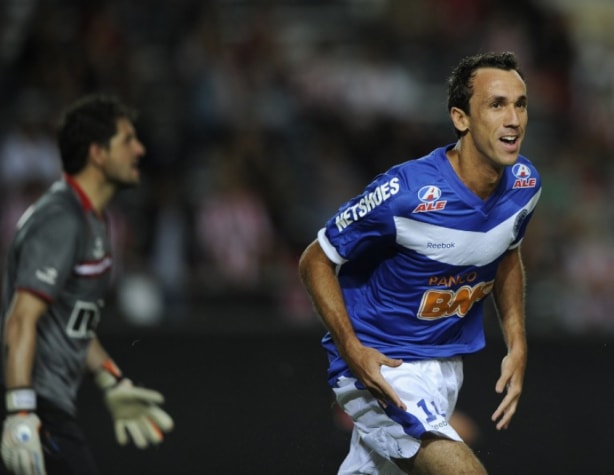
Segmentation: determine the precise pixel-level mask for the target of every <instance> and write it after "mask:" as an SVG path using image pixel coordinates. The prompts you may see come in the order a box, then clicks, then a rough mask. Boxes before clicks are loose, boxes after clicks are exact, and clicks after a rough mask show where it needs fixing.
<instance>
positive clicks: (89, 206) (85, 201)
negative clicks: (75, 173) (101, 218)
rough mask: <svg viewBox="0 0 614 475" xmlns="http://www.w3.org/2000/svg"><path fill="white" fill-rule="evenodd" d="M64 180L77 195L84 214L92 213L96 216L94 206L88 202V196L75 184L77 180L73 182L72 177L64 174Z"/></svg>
mask: <svg viewBox="0 0 614 475" xmlns="http://www.w3.org/2000/svg"><path fill="white" fill-rule="evenodd" d="M64 179H65V180H66V183H68V184H69V185H70V187H71V188H72V189H73V190H75V193H77V196H78V197H79V201H81V206H82V207H83V210H84V211H86V212H87V211H94V212H95V213H96V214H98V213H97V212H96V210H95V209H94V205H92V202H91V201H90V199H89V198H88V196H87V195H86V194H85V191H83V188H81V187H80V186H79V183H77V180H75V179H74V178H73V177H72V176H70V175H68V174H66V173H65V174H64Z"/></svg>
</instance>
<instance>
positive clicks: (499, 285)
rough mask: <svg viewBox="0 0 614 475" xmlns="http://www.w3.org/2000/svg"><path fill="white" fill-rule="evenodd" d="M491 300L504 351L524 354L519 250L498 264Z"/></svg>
mask: <svg viewBox="0 0 614 475" xmlns="http://www.w3.org/2000/svg"><path fill="white" fill-rule="evenodd" d="M494 297H495V302H496V306H497V310H498V314H499V318H500V320H501V329H502V331H503V337H504V339H505V343H506V344H507V347H508V350H509V351H519V352H522V353H526V346H527V342H526V329H525V273H524V267H523V264H522V259H521V255H520V250H519V249H517V250H514V251H512V252H509V253H508V254H506V255H505V257H504V258H503V260H502V261H501V263H500V265H499V269H498V270H497V277H496V280H495V288H494Z"/></svg>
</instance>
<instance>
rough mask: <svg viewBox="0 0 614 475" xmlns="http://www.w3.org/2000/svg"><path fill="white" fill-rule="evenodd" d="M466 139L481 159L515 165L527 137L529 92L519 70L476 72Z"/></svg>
mask: <svg viewBox="0 0 614 475" xmlns="http://www.w3.org/2000/svg"><path fill="white" fill-rule="evenodd" d="M470 111H471V112H470V114H469V115H468V116H466V117H465V118H466V121H467V122H466V124H467V126H468V130H469V133H468V135H467V138H468V139H469V140H470V142H471V143H472V144H473V147H475V149H476V152H477V153H478V155H480V156H481V158H484V159H486V160H487V161H489V162H490V164H491V165H493V166H495V167H497V168H498V167H501V166H507V165H513V164H514V163H515V162H516V160H517V159H518V154H519V153H520V145H521V144H522V140H523V138H524V135H525V131H526V127H527V121H528V115H527V89H526V85H525V83H524V81H523V80H522V78H521V77H520V75H519V74H518V73H517V72H516V71H504V70H501V69H495V68H483V69H478V70H477V71H476V74H475V77H474V80H473V95H472V97H471V100H470Z"/></svg>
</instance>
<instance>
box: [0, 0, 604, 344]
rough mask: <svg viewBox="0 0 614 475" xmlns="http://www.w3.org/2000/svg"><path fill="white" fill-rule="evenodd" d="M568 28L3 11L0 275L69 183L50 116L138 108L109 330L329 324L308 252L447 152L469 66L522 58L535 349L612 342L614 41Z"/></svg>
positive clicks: (208, 9) (389, 10) (205, 13)
mask: <svg viewBox="0 0 614 475" xmlns="http://www.w3.org/2000/svg"><path fill="white" fill-rule="evenodd" d="M564 3H568V2H564ZM595 3H599V4H602V3H603V5H602V6H601V8H602V13H601V14H599V15H596V18H597V19H601V20H603V19H604V18H607V15H611V16H610V18H611V19H613V18H614V12H613V10H614V5H613V6H607V5H605V3H607V2H595ZM588 4H591V2H590V1H589V2H588ZM583 5H584V4H583ZM587 8H589V7H587ZM584 11H585V12H586V11H590V8H589V10H586V9H584ZM575 14H576V13H575V12H572V11H570V10H569V9H563V8H562V7H558V6H557V2H556V1H554V0H550V1H548V2H546V1H538V0H532V1H531V0H517V1H514V2H489V1H486V0H337V1H332V0H331V1H323V0H316V1H307V0H303V1H299V0H286V1H283V2H282V1H275V0H270V1H240V0H217V1H213V0H210V1H206V0H132V1H131V2H124V1H122V0H104V1H101V0H5V1H4V2H2V4H0V95H1V100H2V104H3V108H2V113H1V114H0V203H1V207H0V248H1V249H2V254H1V255H2V257H1V258H0V261H2V260H3V258H4V249H5V248H6V245H7V244H8V242H9V240H10V238H11V236H12V232H13V229H14V225H15V222H16V220H17V218H18V216H19V215H20V214H21V213H22V212H23V211H24V209H25V207H26V206H27V205H28V204H29V203H30V202H31V201H32V200H33V199H34V198H35V197H37V196H38V195H39V194H40V193H41V191H42V190H44V189H45V188H46V187H47V186H48V185H49V183H50V182H51V181H53V180H55V179H57V178H58V177H59V176H60V164H59V158H58V152H57V150H56V146H55V142H54V135H53V128H54V124H55V123H56V121H57V117H58V113H59V112H60V111H61V109H62V108H63V107H64V106H65V105H66V104H68V103H69V102H71V101H72V100H74V99H75V98H77V97H79V96H81V95H82V94H84V93H88V92H93V91H105V92H113V93H116V94H118V95H119V96H120V97H121V98H122V99H123V100H124V101H126V102H128V103H129V104H131V105H133V106H135V107H136V108H137V109H138V110H139V111H140V116H139V119H138V121H137V127H138V132H139V135H140V137H141V139H142V141H143V142H144V143H145V145H146V147H147V156H146V157H145V159H144V160H143V162H142V173H143V183H142V186H140V187H139V188H138V189H135V190H130V191H127V192H125V193H123V194H121V195H120V196H119V197H118V199H116V201H115V202H114V204H113V206H112V209H111V212H110V215H111V219H112V226H113V228H112V229H113V238H114V242H115V249H116V250H115V254H116V256H117V259H116V260H115V262H116V267H115V270H114V272H115V280H114V282H115V285H114V292H113V295H112V303H113V304H114V309H115V310H116V311H115V312H114V316H111V317H108V318H110V320H111V323H110V324H113V322H115V323H118V324H120V323H122V322H129V323H132V324H138V325H148V326H156V325H168V326H176V327H178V328H195V327H202V328H206V329H216V330H222V331H224V330H229V331H232V330H234V329H237V328H240V327H243V328H246V329H249V330H254V331H269V330H272V329H276V328H284V327H291V328H299V329H300V328H309V327H313V326H316V325H319V322H318V321H317V318H316V317H315V315H314V314H313V311H312V309H311V305H310V303H309V302H308V301H307V297H306V294H305V293H304V291H303V290H302V288H301V287H300V284H299V282H298V277H297V271H296V264H297V260H298V256H299V255H300V252H301V251H302V249H303V248H304V247H305V246H306V245H307V244H308V243H309V242H310V241H311V240H312V239H313V238H314V237H315V235H316V232H317V230H318V229H319V228H320V227H321V226H322V225H323V223H324V221H325V220H326V219H327V218H328V217H329V216H331V215H332V214H333V213H334V212H335V211H336V209H337V207H338V206H339V205H340V204H341V203H342V202H343V201H345V200H346V199H348V198H350V197H351V196H353V195H354V194H356V193H358V192H360V191H361V190H362V188H363V187H364V186H365V185H366V183H367V182H368V181H370V179H371V178H372V177H373V176H374V175H375V174H377V173H379V172H381V171H384V170H385V169H387V168H388V167H389V166H391V165H392V164H394V163H398V162H400V161H404V160H408V159H411V158H416V157H419V156H421V155H423V154H425V153H427V152H429V151H430V150H431V149H432V148H434V147H436V146H440V145H444V144H447V143H451V142H453V141H454V134H453V129H452V127H451V125H450V122H449V118H448V115H447V111H446V93H447V91H446V87H445V81H446V79H447V75H448V74H449V72H450V70H451V68H452V67H453V66H454V65H455V64H456V63H457V62H458V60H459V59H460V58H461V57H462V56H465V55H468V54H473V53H475V52H479V51H488V50H510V51H514V52H516V54H517V55H518V56H519V58H520V60H521V64H522V65H523V69H524V72H525V74H526V76H527V82H528V87H529V117H530V120H529V132H528V138H527V141H526V144H525V146H524V149H523V153H524V154H525V155H527V156H528V157H529V158H530V159H531V160H532V161H533V162H534V163H535V164H536V165H537V166H538V168H539V169H540V171H541V173H542V178H543V183H544V193H543V195H542V196H543V198H542V201H541V204H540V206H539V208H538V211H537V213H536V216H535V219H534V220H533V222H532V224H531V226H530V228H529V232H528V235H527V238H526V240H525V244H524V251H525V259H526V266H527V273H528V284H529V285H528V290H527V297H528V326H529V330H530V331H533V332H534V333H536V334H547V335H564V334H582V335H585V334H597V333H603V332H604V331H606V332H613V333H614V315H612V311H613V310H612V309H614V277H613V276H614V226H613V223H614V220H613V219H612V218H613V216H612V214H613V213H614V207H612V206H611V205H610V203H611V200H612V197H613V196H612V195H613V194H614V193H613V192H614V182H613V179H614V176H613V171H614V163H613V162H612V154H613V152H614V133H613V132H612V127H611V124H612V121H613V119H614V48H612V46H613V45H612V43H613V42H614V35H611V34H610V31H609V29H608V28H599V25H598V24H596V27H595V28H593V29H591V28H587V26H586V25H587V24H589V26H590V22H589V23H581V24H580V23H579V22H578V19H577V17H576V16H575ZM604 15H605V16H604ZM595 21H597V20H595ZM597 23H598V22H597Z"/></svg>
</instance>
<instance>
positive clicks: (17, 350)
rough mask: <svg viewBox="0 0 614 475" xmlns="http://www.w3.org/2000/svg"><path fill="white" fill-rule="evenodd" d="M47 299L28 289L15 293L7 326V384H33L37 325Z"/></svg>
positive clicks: (13, 385)
mask: <svg viewBox="0 0 614 475" xmlns="http://www.w3.org/2000/svg"><path fill="white" fill-rule="evenodd" d="M46 310H47V303H46V302H45V301H43V300H42V299H40V298H39V297H37V296H35V295H34V294H31V293H29V292H25V291H18V292H16V293H15V296H14V297H13V300H12V302H11V305H10V307H9V310H8V314H7V315H8V316H7V319H6V323H5V327H4V342H3V345H4V348H3V350H4V352H5V368H4V370H5V385H6V387H7V388H17V387H27V386H31V385H32V368H33V367H34V357H35V354H36V326H37V323H38V320H39V319H40V318H41V316H42V315H44V313H45V312H46Z"/></svg>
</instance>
